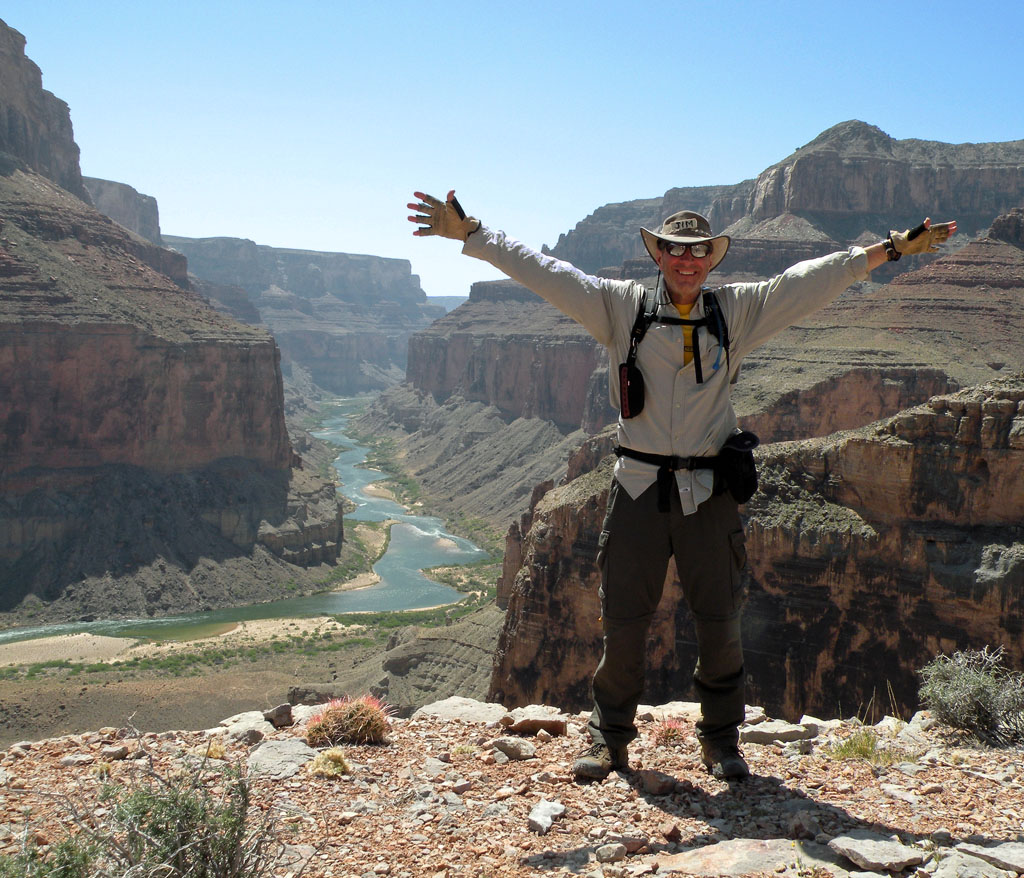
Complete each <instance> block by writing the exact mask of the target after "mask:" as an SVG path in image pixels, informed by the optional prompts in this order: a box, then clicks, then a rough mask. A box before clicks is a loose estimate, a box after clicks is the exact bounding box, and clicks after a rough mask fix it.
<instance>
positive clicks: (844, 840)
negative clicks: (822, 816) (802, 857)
mask: <svg viewBox="0 0 1024 878" xmlns="http://www.w3.org/2000/svg"><path fill="white" fill-rule="evenodd" d="M828 846H829V847H830V848H832V850H833V851H835V852H836V853H837V854H840V855H841V856H844V857H846V858H847V859H848V860H850V861H851V862H854V863H856V864H857V865H858V866H860V867H861V868H862V869H868V870H869V871H872V872H902V871H903V870H904V869H906V868H907V867H908V866H916V865H918V864H920V863H923V862H924V851H920V850H918V849H917V848H912V847H908V846H907V845H905V844H901V843H900V842H898V841H893V840H892V839H891V838H886V837H885V836H884V835H879V834H878V833H876V832H871V831H870V830H867V829H854V830H853V831H852V832H848V833H846V834H845V835H838V836H836V837H835V838H833V839H832V840H831V841H830V842H829V843H828Z"/></svg>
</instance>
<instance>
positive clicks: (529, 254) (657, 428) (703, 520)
mask: <svg viewBox="0 0 1024 878" xmlns="http://www.w3.org/2000/svg"><path fill="white" fill-rule="evenodd" d="M415 197H416V198H417V199H418V201H416V202H414V203H411V204H409V208H410V209H411V210H413V211H416V213H415V214H414V215H413V216H410V217H409V219H410V221H412V222H414V223H417V224H418V225H419V228H418V229H417V230H416V231H415V232H413V234H415V235H440V236H442V237H446V238H452V239H455V240H459V241H462V242H463V247H462V252H463V253H465V254H467V255H469V256H475V257H476V258H478V259H483V260H484V261H486V262H489V263H490V264H491V265H494V266H495V267H496V268H499V269H500V270H501V271H503V272H505V274H507V275H508V276H509V277H511V278H513V279H514V280H516V281H518V282H519V283H521V284H523V286H525V287H528V288H529V289H531V290H533V291H534V292H535V293H537V294H538V295H539V296H541V297H543V298H544V299H546V300H547V301H548V302H550V303H551V304H552V305H554V306H555V307H556V308H558V309H559V310H560V311H562V312H564V313H565V314H567V315H568V316H569V317H571V318H573V319H574V320H576V321H577V322H578V323H580V324H581V325H582V326H583V327H584V328H585V329H586V330H587V331H588V332H589V333H590V334H591V335H592V336H593V337H594V338H595V339H597V341H599V342H600V343H601V344H603V345H604V346H605V347H606V348H607V349H608V355H609V361H610V366H611V369H610V372H609V374H610V376H611V378H610V382H609V384H610V386H609V397H610V399H611V403H612V405H613V406H614V407H616V408H617V409H619V412H620V415H619V421H618V433H617V439H618V447H617V448H616V454H617V455H618V458H619V459H618V462H617V463H616V465H615V471H614V476H613V479H612V484H611V488H610V489H609V492H608V506H607V511H606V513H605V519H604V526H603V528H602V531H601V535H600V538H599V543H598V545H599V550H598V558H597V562H598V566H599V567H600V569H601V583H602V584H601V609H602V619H603V626H604V653H603V655H602V658H601V661H600V663H599V664H598V666H597V670H596V672H595V674H594V709H593V713H592V715H591V718H590V724H589V731H590V735H591V738H592V740H593V744H592V745H591V746H590V747H589V748H588V749H587V750H586V751H585V752H583V753H581V754H580V756H579V757H578V758H577V759H576V761H575V764H574V766H573V772H574V774H575V776H576V778H577V780H600V779H602V778H604V777H607V775H608V774H609V773H610V772H611V771H613V770H625V769H627V768H628V759H627V747H628V745H629V743H630V741H632V740H633V739H634V738H635V737H636V735H637V729H636V725H635V723H634V718H635V714H636V708H637V705H638V704H639V703H640V698H641V696H642V693H643V682H644V672H645V665H644V653H645V649H646V640H647V631H648V628H649V626H650V623H651V619H652V618H653V616H654V612H655V610H656V609H657V606H658V602H659V600H660V599H661V594H662V589H663V586H664V582H665V574H666V570H667V568H668V561H669V558H670V557H672V556H675V559H676V567H677V569H678V571H679V579H680V582H681V583H682V587H683V595H684V597H685V599H686V602H687V605H688V606H689V609H690V612H691V613H692V614H693V619H694V628H695V630H696V635H697V656H698V658H697V666H696V669H695V670H694V674H693V683H694V688H695V690H696V693H697V697H698V699H699V701H700V705H701V718H700V721H699V722H698V723H697V736H698V738H699V740H700V745H701V757H702V760H703V762H704V764H705V766H706V767H707V769H708V771H710V772H711V773H712V774H713V775H714V776H715V777H719V778H723V779H739V778H743V777H746V776H747V775H748V774H749V770H748V768H747V764H746V762H745V761H744V759H743V756H742V755H741V753H740V751H739V746H738V745H739V726H740V723H741V722H742V721H743V718H744V669H743V649H742V644H741V640H740V613H741V608H742V604H743V600H744V594H743V590H742V585H741V582H742V577H741V573H742V570H743V566H744V564H745V562H746V550H745V545H744V536H743V529H742V525H741V523H740V516H739V512H738V505H739V504H740V503H743V502H745V501H746V500H747V499H749V497H750V495H751V494H752V493H753V491H754V490H755V489H756V472H755V471H754V468H753V454H752V451H751V449H752V448H753V446H754V445H756V444H757V438H756V437H754V436H753V435H752V434H750V433H744V432H743V431H740V430H739V429H738V427H737V422H736V415H735V413H734V411H733V408H732V403H731V401H730V398H729V391H730V387H731V384H732V382H734V381H735V379H736V378H737V377H738V373H739V368H740V363H741V361H742V359H743V357H744V356H746V355H747V354H749V353H750V352H751V351H752V350H754V349H755V348H756V347H758V346H759V345H762V344H764V342H766V341H767V340H768V339H769V338H771V337H772V336H773V335H775V334H776V333H778V332H779V331H781V330H782V329H784V328H786V327H787V326H789V325H791V324H792V323H795V322H797V321H799V320H801V319H803V318H804V317H806V316H807V315H809V314H811V313H812V312H814V311H817V310H818V309H819V308H822V307H824V306H825V305H827V304H828V303H829V302H832V301H833V300H834V299H836V298H837V297H838V296H839V294H840V293H841V292H842V291H843V290H844V289H846V288H847V287H848V286H850V284H852V283H854V282H856V281H860V280H865V279H866V278H867V277H868V275H869V274H870V272H871V271H872V270H873V269H875V268H877V267H878V266H879V265H881V264H882V263H883V262H886V261H887V260H894V259H899V258H900V257H901V256H902V255H905V254H915V253H926V252H936V251H937V250H938V249H939V248H938V246H937V245H938V244H940V243H942V242H944V241H946V240H947V239H948V238H949V237H950V236H951V235H952V234H953V233H954V232H955V231H956V223H955V222H947V223H936V224H934V225H933V224H932V223H931V221H930V220H928V219H926V220H925V221H924V222H923V223H922V224H921V225H919V226H918V227H917V228H915V229H913V230H908V231H906V232H902V233H900V232H890V234H889V236H888V237H887V238H886V239H885V240H884V241H880V242H879V243H877V244H872V245H871V246H869V247H866V248H865V247H851V248H849V250H844V251H839V252H837V253H832V254H830V255H828V256H823V257H820V258H818V259H810V260H807V261H805V262H800V263H797V264H796V265H794V266H792V267H791V268H788V269H787V270H786V271H784V272H783V273H782V274H780V275H777V276H776V277H773V278H771V279H770V280H767V281H761V282H757V283H736V284H728V285H726V286H722V287H718V288H716V289H709V288H708V287H706V286H705V281H706V280H707V277H708V273H709V272H710V271H711V270H712V269H713V268H715V266H717V265H718V264H719V263H720V262H721V261H722V259H723V257H724V256H725V254H726V251H727V250H728V249H729V238H728V237H727V236H726V235H714V234H713V233H712V231H711V227H710V225H709V224H708V221H707V219H705V218H704V217H703V216H701V215H700V214H698V213H694V212H693V211H688V210H683V211H679V212H678V213H674V214H672V216H670V217H668V218H667V219H666V220H665V221H664V223H662V225H661V227H660V228H659V229H658V230H657V231H651V230H649V229H641V230H640V234H641V237H642V239H643V243H644V245H645V247H646V248H647V252H648V253H649V254H650V255H651V258H652V259H653V260H654V262H655V263H656V264H657V267H658V272H659V276H658V282H657V285H656V289H654V290H653V291H648V290H646V289H645V288H644V287H643V285H642V284H640V283H639V282H637V281H620V280H611V279H609V278H600V277H594V276H591V275H588V274H585V273H584V272H582V271H580V270H579V269H577V268H575V267H574V266H572V265H570V264H569V263H567V262H563V261H561V260H558V259H554V258H553V257H551V256H546V255H543V254H541V253H538V252H536V251H535V250H532V249H530V248H529V247H526V246H524V245H523V244H521V243H519V242H518V241H515V240H513V239H512V238H509V237H507V236H506V235H505V234H504V232H499V231H494V230H492V229H490V228H488V227H487V226H484V225H483V224H482V223H481V222H480V221H479V220H477V219H475V218H473V217H469V216H466V214H465V213H464V211H463V210H462V208H461V206H460V205H459V202H458V201H457V200H456V199H455V193H454V191H452V192H449V193H448V197H447V199H446V200H444V201H441V200H440V199H438V198H434V197H432V196H430V195H425V194H424V193H422V192H417V193H415Z"/></svg>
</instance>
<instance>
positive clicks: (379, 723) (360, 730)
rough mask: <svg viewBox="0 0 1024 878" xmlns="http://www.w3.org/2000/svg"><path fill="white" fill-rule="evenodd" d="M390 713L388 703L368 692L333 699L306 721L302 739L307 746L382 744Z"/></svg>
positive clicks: (385, 735)
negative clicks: (358, 695) (304, 736)
mask: <svg viewBox="0 0 1024 878" xmlns="http://www.w3.org/2000/svg"><path fill="white" fill-rule="evenodd" d="M390 713H391V709H390V708H389V707H388V705H386V704H385V703H384V702H383V701H380V700H379V699H377V698H374V697H373V696H372V695H362V696H360V697H359V698H341V699H334V700H333V701H330V702H328V704H327V706H326V707H325V708H324V709H323V710H322V711H321V712H320V713H318V714H317V715H316V716H314V717H313V718H312V719H311V720H310V721H309V725H308V726H307V727H306V740H307V741H308V742H309V745H310V746H311V747H329V746H334V745H336V744H383V743H384V741H385V739H386V737H387V733H388V729H389V727H390V726H389V721H388V718H389V716H390Z"/></svg>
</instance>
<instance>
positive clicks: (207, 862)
mask: <svg viewBox="0 0 1024 878" xmlns="http://www.w3.org/2000/svg"><path fill="white" fill-rule="evenodd" d="M207 777H208V775H204V773H203V772H202V771H201V770H193V771H185V772H181V773H179V774H177V775H174V776H173V777H170V778H163V777H160V776H158V775H156V774H154V773H147V774H146V775H145V776H144V777H143V778H141V779H138V778H133V779H132V780H131V782H130V784H129V785H128V786H125V787H122V786H107V787H105V788H104V789H103V792H102V794H101V797H100V800H101V805H102V806H103V809H102V811H101V810H97V811H95V812H91V813H83V812H82V811H80V810H78V809H77V808H76V806H75V805H74V803H73V802H71V801H68V803H67V805H68V812H69V821H68V825H69V826H71V827H73V828H74V829H75V831H76V834H75V835H70V836H69V837H68V838H66V839H64V840H62V841H60V842H59V843H57V844H54V845H53V846H51V848H50V849H49V850H48V851H46V852H45V853H44V852H42V851H40V850H39V848H37V847H35V846H33V845H32V844H30V843H28V842H26V844H25V846H24V848H23V850H22V851H21V852H19V853H18V854H16V855H14V856H0V878H15V876H17V878H126V876H131V878H264V876H269V875H271V874H272V873H273V870H274V869H275V867H276V866H277V865H278V864H279V862H280V860H281V855H282V853H283V851H284V847H283V845H282V844H281V843H280V842H279V841H278V840H277V838H276V836H275V833H274V825H273V823H272V820H271V818H270V817H269V816H262V817H258V818H257V819H255V820H252V819H251V817H250V788H249V784H248V782H247V780H246V779H245V778H244V777H243V776H242V775H241V774H240V773H238V772H233V773H232V774H231V776H230V781H229V782H228V783H226V784H223V785H222V786H219V787H218V789H219V790H220V792H218V793H217V794H216V795H214V794H213V793H212V792H211V791H210V790H209V789H208V788H207V783H206V778H207ZM101 814H102V815H103V816H102V817H101V816H100V815H101ZM26 838H31V834H30V833H29V832H28V831H26Z"/></svg>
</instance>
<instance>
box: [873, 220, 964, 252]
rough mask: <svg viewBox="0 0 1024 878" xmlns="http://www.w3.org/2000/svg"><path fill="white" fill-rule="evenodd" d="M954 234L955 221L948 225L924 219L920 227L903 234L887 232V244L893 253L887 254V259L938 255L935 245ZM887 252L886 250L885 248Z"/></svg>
mask: <svg viewBox="0 0 1024 878" xmlns="http://www.w3.org/2000/svg"><path fill="white" fill-rule="evenodd" d="M955 233H956V220H953V221H952V222H948V223H935V224H934V225H932V221H931V219H926V220H925V221H924V222H923V223H921V225H919V226H916V227H914V228H913V229H907V230H906V231H905V232H896V231H892V232H889V243H891V244H892V249H893V250H894V251H895V253H896V255H895V256H894V255H893V254H892V252H889V259H890V260H895V259H899V258H900V256H902V255H903V254H904V253H906V254H908V255H913V254H915V253H938V252H939V248H938V246H937V245H939V244H941V243H943V242H944V241H947V240H949V238H950V236H951V235H953V234H955ZM886 250H887V252H888V248H886Z"/></svg>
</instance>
